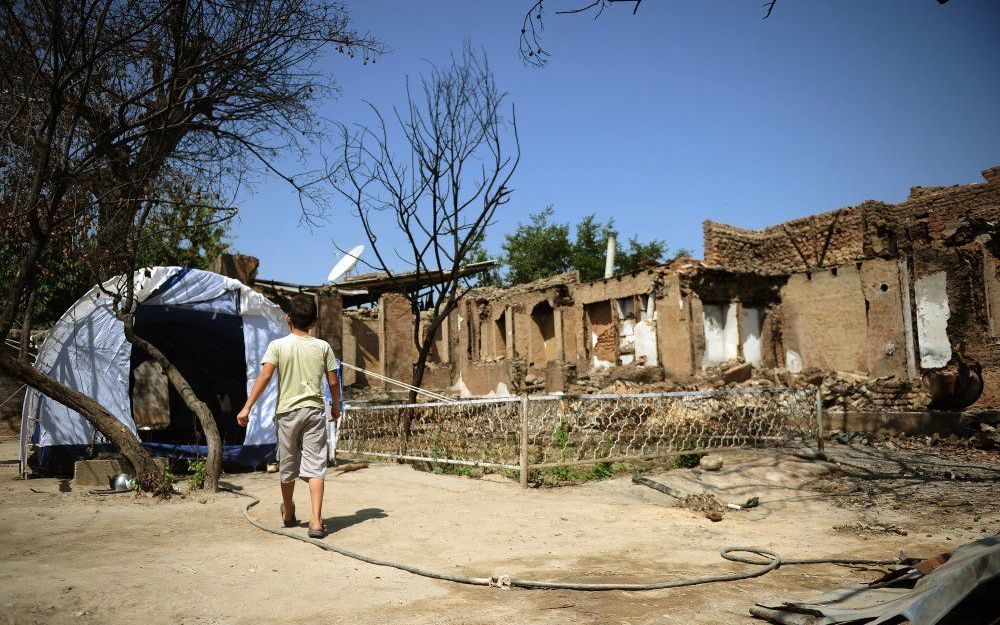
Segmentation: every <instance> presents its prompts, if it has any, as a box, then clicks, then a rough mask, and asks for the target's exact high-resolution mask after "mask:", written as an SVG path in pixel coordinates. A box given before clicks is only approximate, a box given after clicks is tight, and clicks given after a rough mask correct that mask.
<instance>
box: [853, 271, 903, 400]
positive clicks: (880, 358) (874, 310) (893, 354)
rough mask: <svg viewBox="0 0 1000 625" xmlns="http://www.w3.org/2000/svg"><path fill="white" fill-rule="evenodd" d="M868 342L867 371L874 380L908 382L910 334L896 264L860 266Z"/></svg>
mask: <svg viewBox="0 0 1000 625" xmlns="http://www.w3.org/2000/svg"><path fill="white" fill-rule="evenodd" d="M861 284H862V289H863V292H864V298H865V313H866V317H867V325H868V329H867V339H866V342H865V345H866V347H865V351H866V354H867V357H866V370H867V372H868V374H869V376H871V377H873V378H889V377H892V378H896V379H898V380H904V381H905V380H909V379H910V373H909V372H910V371H911V370H912V364H911V362H912V359H913V341H912V332H908V331H907V321H906V315H905V314H904V303H905V301H906V299H907V298H906V296H905V291H904V289H907V288H909V285H908V284H906V283H905V282H904V281H903V279H902V274H901V272H900V266H899V262H898V261H895V260H882V259H873V260H867V261H864V262H863V263H861Z"/></svg>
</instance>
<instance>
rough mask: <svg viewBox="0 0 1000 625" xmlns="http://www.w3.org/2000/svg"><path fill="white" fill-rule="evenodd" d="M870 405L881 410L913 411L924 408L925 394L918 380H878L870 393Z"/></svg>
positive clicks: (926, 399) (925, 402) (927, 399)
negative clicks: (872, 404)
mask: <svg viewBox="0 0 1000 625" xmlns="http://www.w3.org/2000/svg"><path fill="white" fill-rule="evenodd" d="M871 398H872V403H874V404H875V405H876V406H877V407H879V408H881V409H883V410H913V409H914V408H923V407H926V406H927V404H928V401H929V398H928V397H927V392H926V391H925V390H924V388H923V387H922V386H921V385H920V381H919V380H914V381H913V382H907V381H904V380H898V381H897V380H879V381H877V382H876V383H875V385H874V388H873V389H872V393H871Z"/></svg>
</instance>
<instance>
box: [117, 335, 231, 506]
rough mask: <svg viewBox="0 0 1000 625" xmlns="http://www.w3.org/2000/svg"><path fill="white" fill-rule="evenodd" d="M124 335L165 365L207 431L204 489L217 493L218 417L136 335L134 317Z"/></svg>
mask: <svg viewBox="0 0 1000 625" xmlns="http://www.w3.org/2000/svg"><path fill="white" fill-rule="evenodd" d="M125 338H126V339H128V341H129V343H131V344H132V345H133V346H135V347H138V348H139V349H141V350H142V351H144V352H146V353H147V354H149V356H150V357H151V358H152V359H153V360H155V361H156V362H157V364H159V365H160V367H162V368H163V370H164V371H165V372H166V374H167V379H169V380H170V385H171V386H173V387H174V389H175V390H176V391H177V392H178V393H180V396H181V398H182V399H183V400H184V404H185V405H186V406H187V407H188V408H189V409H190V410H191V412H193V413H194V414H195V416H196V417H197V418H198V423H200V424H201V429H202V431H203V432H204V433H205V444H206V445H207V446H208V455H207V457H206V458H205V484H204V486H203V488H204V489H205V490H207V491H211V492H213V493H214V492H216V491H218V490H219V476H220V475H221V473H222V437H221V436H219V426H218V424H216V423H215V416H214V415H213V414H212V411H211V410H209V408H208V406H207V405H206V404H205V402H203V401H201V400H200V399H198V396H197V395H196V394H195V392H194V389H192V388H191V385H190V384H189V383H188V381H187V379H185V378H184V376H183V375H182V374H181V372H180V370H179V369H177V367H175V366H174V365H173V364H172V363H171V362H170V359H169V358H167V356H166V354H164V353H163V352H161V351H160V350H159V349H157V347H156V346H155V345H153V344H152V343H150V342H149V341H147V340H145V339H143V338H140V337H138V336H136V334H135V328H134V327H133V326H132V321H131V317H129V320H128V321H126V322H125Z"/></svg>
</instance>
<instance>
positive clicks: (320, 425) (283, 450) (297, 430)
mask: <svg viewBox="0 0 1000 625" xmlns="http://www.w3.org/2000/svg"><path fill="white" fill-rule="evenodd" d="M274 433H275V434H276V435H277V437H278V477H279V478H281V481H282V482H285V483H288V482H292V481H294V480H295V478H297V477H300V478H303V479H308V478H311V477H323V476H325V475H326V411H324V410H323V409H322V408H313V407H311V406H307V407H305V408H299V409H297V410H292V411H291V412H283V413H281V414H276V415H274Z"/></svg>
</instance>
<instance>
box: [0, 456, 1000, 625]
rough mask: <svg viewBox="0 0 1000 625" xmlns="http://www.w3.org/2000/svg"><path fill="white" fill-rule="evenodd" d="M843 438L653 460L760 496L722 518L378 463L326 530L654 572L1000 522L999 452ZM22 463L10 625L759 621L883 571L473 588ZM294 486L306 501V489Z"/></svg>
mask: <svg viewBox="0 0 1000 625" xmlns="http://www.w3.org/2000/svg"><path fill="white" fill-rule="evenodd" d="M829 451H831V453H832V455H833V457H834V458H835V459H837V460H838V461H839V462H841V464H842V467H843V469H844V471H843V472H840V471H834V472H832V473H829V474H822V475H820V474H819V473H823V472H824V469H823V468H817V465H816V464H809V463H805V462H801V461H797V460H796V459H794V458H792V457H791V456H790V455H788V454H787V453H773V452H740V453H737V454H727V455H726V456H725V459H726V466H725V467H724V468H723V470H722V471H721V472H719V473H703V472H701V471H698V470H688V469H678V470H674V471H669V472H654V473H653V474H651V475H650V477H653V478H655V479H657V480H660V481H662V482H665V483H668V484H672V485H673V486H675V487H677V488H680V489H683V490H684V491H685V492H690V493H696V492H700V491H701V490H703V489H706V488H707V489H708V490H709V491H710V492H713V493H714V494H715V495H716V496H717V497H719V498H720V499H722V500H724V501H733V502H739V501H745V500H746V499H747V498H748V497H749V496H751V495H756V496H759V497H760V502H761V505H760V507H759V508H757V509H755V510H751V511H743V512H732V511H730V512H728V513H727V514H726V516H725V518H724V520H722V521H721V522H718V523H713V522H711V521H709V520H707V519H706V518H704V517H703V516H701V515H699V514H697V513H694V512H691V511H688V510H684V509H680V508H677V507H674V505H673V504H674V502H673V500H671V499H670V498H669V497H667V496H666V495H663V494H661V493H658V492H655V491H653V490H651V489H649V488H645V487H641V486H634V485H633V484H631V482H630V480H629V479H628V477H622V478H617V479H611V480H606V481H602V482H594V483H589V484H586V485H583V486H575V487H563V488H555V489H529V490H522V489H520V488H519V487H518V486H517V484H515V483H511V482H509V481H506V480H504V479H502V478H499V477H489V478H485V479H479V480H476V479H469V478H462V477H454V476H443V475H433V474H428V473H423V472H419V471H415V470H413V469H411V468H409V467H406V466H397V465H378V466H372V467H371V468H369V469H366V470H363V471H357V472H354V473H348V474H345V475H342V476H338V477H332V476H331V477H329V478H328V482H329V484H328V491H327V492H328V495H327V497H328V498H327V506H328V513H329V515H330V518H329V519H328V520H327V525H328V527H329V529H330V530H332V531H333V534H331V536H330V537H329V538H328V539H327V540H329V541H333V542H336V543H337V544H339V545H342V546H344V547H347V548H350V549H353V550H357V551H360V552H364V553H367V554H372V555H378V556H382V557H386V558H390V559H395V560H403V561H407V562H410V563H413V564H416V565H419V566H423V567H426V568H433V569H438V570H442V571H448V572H455V573H460V574H470V575H489V574H496V573H501V574H508V575H512V576H517V577H532V578H541V579H553V580H585V581H601V580H608V581H612V580H616V581H647V580H654V579H669V578H677V577H686V576H701V575H705V574H711V573H716V572H723V571H733V570H739V569H743V568H746V567H745V565H739V564H733V563H728V562H725V561H723V560H721V559H720V558H719V557H718V555H717V554H718V550H719V549H720V548H721V547H723V546H725V545H741V544H756V545H761V546H764V547H768V548H771V549H774V550H776V551H778V552H780V553H781V554H783V555H785V556H786V557H807V556H824V555H828V556H841V557H848V556H857V557H871V558H881V557H893V556H895V555H896V554H897V553H898V552H899V551H900V550H903V551H905V552H906V553H907V554H918V555H931V554H935V553H938V552H941V551H945V550H948V549H951V548H953V547H955V546H956V545H958V544H961V543H962V542H964V541H968V540H971V539H975V538H979V537H981V536H982V535H983V534H984V533H986V532H988V533H996V532H998V531H1000V504H998V502H997V500H996V480H997V477H998V476H1000V459H998V458H997V457H996V456H989V455H983V454H979V455H977V456H975V457H970V456H964V457H963V456H962V455H960V454H957V453H952V454H947V455H942V454H941V452H936V453H937V454H938V455H931V454H930V452H927V451H913V450H903V449H891V448H887V447H881V448H872V447H858V448H848V447H843V446H836V447H833V448H832V449H830V450H829ZM945 457H947V458H948V459H945ZM15 458H16V445H15V444H14V443H13V442H12V441H6V442H0V562H2V564H0V623H128V624H130V625H133V624H135V623H199V624H201V623H270V622H279V621H280V622H282V623H289V624H296V623H317V622H324V623H351V624H360V623H364V624H369V623H406V624H407V625H410V624H419V623H434V624H447V623H455V624H459V623H461V624H467V623H484V624H485V623H498V624H500V623H502V624H504V625H510V624H512V623H516V624H519V625H520V624H524V623H570V622H574V623H577V622H579V623H749V622H756V621H753V619H751V618H750V617H749V615H748V612H747V610H748V609H749V607H750V606H751V605H752V604H753V602H754V600H755V599H759V598H765V597H767V596H769V595H773V594H777V593H785V594H788V593H792V594H795V593H799V594H801V593H806V594H807V593H808V592H809V591H812V590H823V589H828V588H831V587H833V586H837V585H841V584H844V583H850V582H852V581H855V580H861V579H870V578H872V577H874V576H876V573H875V572H874V571H872V570H860V569H851V568H846V567H840V566H832V565H820V566H810V567H801V566H800V567H792V566H789V567H783V568H782V569H780V570H779V571H777V572H774V573H771V574H769V575H767V576H765V577H763V578H758V579H753V580H747V581H743V582H737V583H728V584H715V585H706V586H698V587H693V588H687V589H677V590H661V591H652V592H606V593H581V592H562V591H559V592H556V591H523V590H514V591H501V590H497V589H489V588H479V587H468V586H460V585H454V584H448V583H444V582H438V581H432V580H428V579H424V578H420V577H415V576H413V575H409V574H407V573H403V572H400V571H396V570H392V569H386V568H379V567H375V566H370V565H367V564H363V563H361V562H357V561H354V560H350V559H347V558H344V557H342V556H338V555H335V554H332V553H328V552H325V551H321V550H319V549H316V548H315V547H312V546H310V545H308V544H305V543H301V542H297V541H292V540H288V539H286V538H282V537H279V536H274V535H270V534H266V533H263V532H261V531H260V530H257V529H255V528H253V527H251V526H250V525H248V524H247V523H246V521H245V520H244V519H243V516H242V509H243V505H244V502H245V500H244V499H240V498H238V497H236V496H235V495H232V494H226V493H220V494H218V495H212V496H208V497H204V496H199V495H193V496H187V497H183V498H182V497H175V498H173V499H171V500H169V501H162V502H161V501H153V500H150V499H146V498H142V497H140V498H134V497H133V496H131V495H127V496H115V497H97V496H92V495H87V494H86V493H84V492H81V491H80V490H79V489H77V490H68V488H69V487H70V485H69V484H68V483H66V482H60V481H59V480H54V479H36V480H28V481H23V480H18V479H17V465H16V460H15ZM956 458H959V459H960V460H962V461H964V462H968V461H970V460H974V461H975V462H976V463H977V464H978V465H979V466H978V467H971V468H970V467H969V466H968V465H967V464H962V465H961V466H956V460H955V459H956ZM226 481H228V482H230V483H232V484H234V485H236V486H237V487H242V488H243V489H245V491H247V492H252V493H255V494H257V495H259V496H260V497H262V498H263V500H264V502H263V503H262V504H261V506H258V509H257V510H258V512H257V515H258V516H259V517H260V518H262V519H265V520H268V521H269V522H271V523H276V521H277V501H278V499H277V498H278V489H277V484H276V479H275V477H274V476H273V475H268V474H261V473H257V474H244V475H230V476H226ZM36 491H37V492H36ZM297 497H298V498H299V502H300V506H302V507H303V508H304V507H305V506H306V494H305V493H304V492H299V493H298V495H297ZM297 531H301V532H303V533H304V532H305V529H300V530H297ZM899 532H905V533H906V535H901V534H900V533H899Z"/></svg>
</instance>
